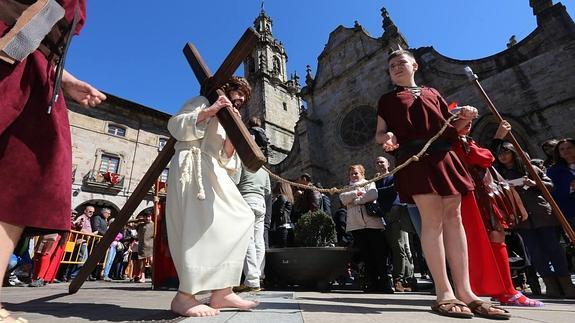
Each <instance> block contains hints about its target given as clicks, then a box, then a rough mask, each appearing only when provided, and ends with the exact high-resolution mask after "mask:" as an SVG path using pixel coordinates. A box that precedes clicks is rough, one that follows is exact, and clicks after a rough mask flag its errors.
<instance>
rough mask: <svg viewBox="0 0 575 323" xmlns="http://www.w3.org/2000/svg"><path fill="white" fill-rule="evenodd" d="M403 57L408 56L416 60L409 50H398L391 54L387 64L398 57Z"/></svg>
mask: <svg viewBox="0 0 575 323" xmlns="http://www.w3.org/2000/svg"><path fill="white" fill-rule="evenodd" d="M401 55H407V56H409V57H411V58H412V59H413V60H415V56H414V55H413V53H412V52H410V51H408V50H407V49H398V50H394V51H393V52H391V53H389V56H388V57H387V62H388V63H389V61H391V59H393V58H395V57H397V56H401Z"/></svg>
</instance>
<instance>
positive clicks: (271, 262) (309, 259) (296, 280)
mask: <svg viewBox="0 0 575 323" xmlns="http://www.w3.org/2000/svg"><path fill="white" fill-rule="evenodd" d="M351 256H352V249H350V248H346V247H296V248H270V249H268V250H266V265H265V273H266V284H267V285H271V286H273V285H276V286H279V287H286V286H288V285H297V286H304V287H306V288H311V289H314V290H319V291H324V290H329V289H330V287H331V282H332V281H334V280H335V278H337V277H338V276H340V275H343V274H344V273H345V271H346V267H347V264H348V263H349V262H350V261H351Z"/></svg>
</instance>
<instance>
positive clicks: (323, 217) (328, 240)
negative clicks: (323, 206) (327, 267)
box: [294, 210, 337, 247]
mask: <svg viewBox="0 0 575 323" xmlns="http://www.w3.org/2000/svg"><path fill="white" fill-rule="evenodd" d="M294 235H295V242H296V244H297V245H298V246H300V247H327V246H334V245H335V243H336V241H337V238H336V233H335V224H334V223H333V220H332V219H331V217H330V216H329V215H327V214H325V213H324V212H323V211H319V210H318V211H313V212H311V211H310V212H307V213H305V214H304V215H302V216H301V218H300V219H299V221H297V224H296V226H295V230H294Z"/></svg>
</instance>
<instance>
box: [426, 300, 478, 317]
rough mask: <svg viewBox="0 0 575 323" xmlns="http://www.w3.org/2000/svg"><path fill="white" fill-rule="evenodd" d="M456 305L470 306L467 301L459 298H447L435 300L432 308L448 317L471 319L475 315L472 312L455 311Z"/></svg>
mask: <svg viewBox="0 0 575 323" xmlns="http://www.w3.org/2000/svg"><path fill="white" fill-rule="evenodd" d="M456 306H459V307H461V308H465V307H468V306H467V305H466V304H465V303H463V302H462V301H460V300H458V299H446V300H443V301H439V302H438V301H435V302H434V303H433V305H432V306H431V310H432V311H433V312H435V313H437V314H439V315H442V316H448V317H457V318H465V319H470V318H472V317H473V316H474V315H473V313H471V312H454V311H453V308H454V307H456Z"/></svg>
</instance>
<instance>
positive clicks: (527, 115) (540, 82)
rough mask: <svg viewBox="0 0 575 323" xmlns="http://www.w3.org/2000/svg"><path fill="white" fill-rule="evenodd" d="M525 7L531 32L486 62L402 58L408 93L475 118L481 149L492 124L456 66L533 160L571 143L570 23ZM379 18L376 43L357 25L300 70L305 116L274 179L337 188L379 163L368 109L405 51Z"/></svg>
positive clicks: (547, 10)
mask: <svg viewBox="0 0 575 323" xmlns="http://www.w3.org/2000/svg"><path fill="white" fill-rule="evenodd" d="M525 5H527V3H526V4H525ZM530 5H531V7H532V8H533V14H534V16H535V19H537V28H536V29H535V30H534V31H533V32H532V33H531V34H530V35H528V36H527V37H526V38H525V39H523V40H521V41H519V42H516V43H513V42H511V43H510V44H509V48H507V49H506V50H504V51H502V52H500V53H497V54H495V55H492V56H489V57H484V58H480V59H475V60H456V59H452V58H449V57H446V56H444V55H442V54H441V53H439V52H437V51H436V50H435V49H434V48H433V47H422V48H412V49H411V50H412V51H413V52H414V53H415V56H416V59H417V60H418V62H419V63H420V69H419V71H418V72H417V73H416V82H417V83H418V84H421V85H426V86H430V87H434V88H437V89H438V90H439V91H440V92H441V93H442V94H443V95H444V97H445V98H446V100H447V101H448V102H459V103H461V104H469V105H473V106H476V107H477V108H478V109H479V111H480V115H481V117H480V118H479V120H477V121H475V124H474V127H473V129H472V136H473V137H475V138H476V140H478V141H479V142H480V143H481V144H484V145H485V144H488V143H489V141H490V140H491V138H492V136H493V134H494V132H495V130H496V128H497V126H498V125H497V124H496V123H495V122H494V120H493V118H492V117H491V116H489V113H488V109H487V107H486V105H485V103H484V101H483V99H482V98H481V96H480V95H479V93H478V92H477V90H476V88H475V87H473V86H472V85H471V84H470V82H469V80H468V79H467V77H466V75H465V72H464V67H466V66H470V67H471V68H472V69H473V71H474V72H475V73H476V74H477V75H478V77H479V80H480V82H481V84H482V86H483V88H484V89H485V91H486V93H488V95H489V97H490V98H491V100H492V101H493V102H494V104H495V106H496V107H497V108H498V110H499V111H500V113H501V114H502V116H503V117H504V118H505V119H507V120H508V121H509V122H510V123H511V124H512V125H513V128H514V133H515V136H516V137H517V139H518V141H519V143H520V144H522V146H523V147H524V149H525V150H526V151H527V152H528V153H529V154H530V155H531V156H532V157H542V151H541V149H540V148H539V147H540V144H541V143H542V142H543V141H545V140H547V139H549V138H553V137H555V138H563V137H575V127H574V126H573V125H574V123H573V120H575V91H574V90H573V86H572V84H573V82H575V74H574V73H573V71H575V60H574V58H575V24H574V23H573V20H572V19H571V17H570V16H569V15H568V13H567V11H566V9H565V7H564V6H563V5H562V4H561V3H557V4H553V2H552V1H550V0H531V1H530ZM382 18H383V35H382V36H381V37H378V38H374V37H372V36H370V34H369V33H368V32H367V31H366V30H365V29H364V28H363V27H362V26H361V25H360V24H359V23H357V22H356V24H355V26H354V27H351V28H347V27H343V26H339V27H338V28H336V29H335V30H334V31H333V32H331V34H330V36H329V40H328V43H327V45H326V46H325V49H324V50H323V52H322V53H321V54H320V55H319V57H318V63H317V72H316V74H315V76H313V75H312V74H311V72H310V71H309V70H308V73H307V75H306V80H305V86H304V87H303V88H302V90H301V92H300V95H301V96H302V98H303V99H304V100H305V102H306V103H307V110H306V111H305V112H304V113H302V114H301V117H300V119H299V120H298V122H297V126H296V130H295V135H296V138H295V140H294V146H293V148H292V150H291V151H290V153H289V154H288V155H287V157H286V158H285V159H284V160H283V161H282V162H281V163H280V164H278V165H275V166H274V167H273V170H274V171H275V172H276V173H280V174H282V175H283V176H284V177H287V178H295V177H297V176H298V175H299V174H301V173H302V172H307V173H310V174H311V175H312V177H313V178H314V180H315V181H319V182H321V183H322V184H323V185H324V186H329V187H332V186H341V185H343V184H346V183H347V181H348V180H347V168H348V166H349V165H352V164H358V163H361V164H364V165H365V166H366V169H367V174H366V175H367V177H371V176H372V175H373V174H374V165H373V161H374V159H375V157H376V156H378V155H385V154H384V153H383V150H382V149H381V148H380V147H379V146H377V145H376V144H375V142H374V135H375V127H376V120H377V116H376V110H377V102H378V99H379V97H380V96H381V95H382V94H384V93H386V92H389V91H391V90H392V89H393V85H392V84H391V82H390V79H389V76H388V74H387V57H388V53H389V52H390V50H391V49H397V46H398V45H400V46H401V47H402V48H409V44H408V41H407V39H405V37H403V35H402V34H401V32H400V31H399V28H398V27H397V26H396V25H395V24H394V23H393V21H392V19H391V18H390V16H389V14H388V12H387V11H386V10H385V9H382ZM391 160H392V162H393V159H391Z"/></svg>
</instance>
